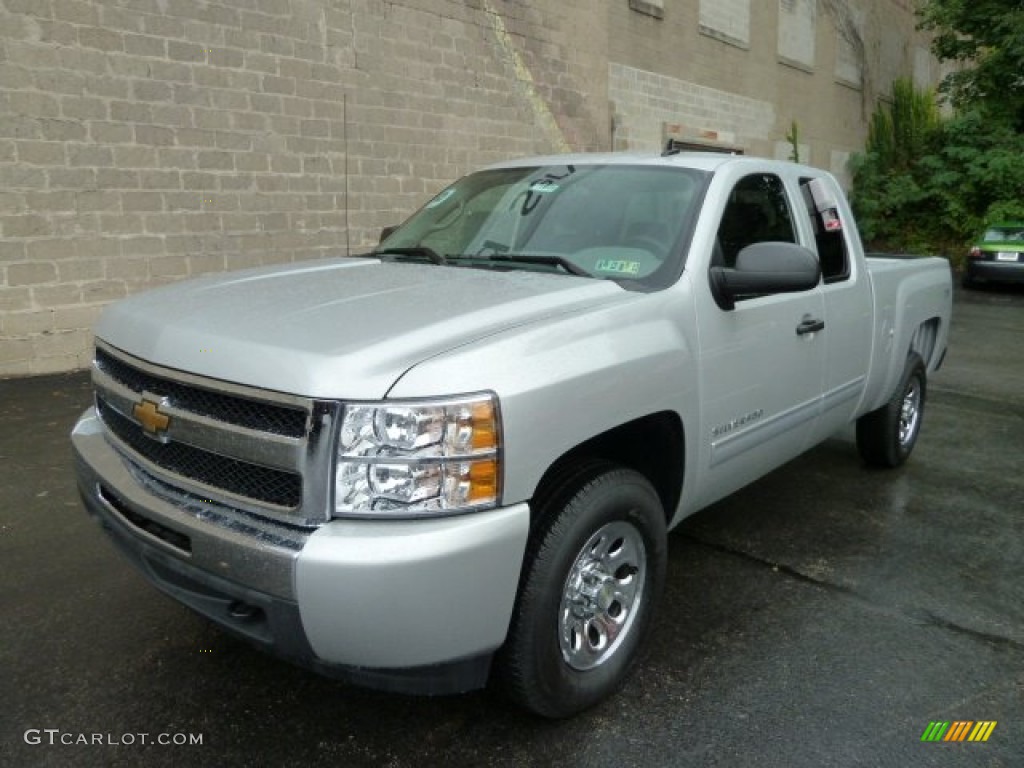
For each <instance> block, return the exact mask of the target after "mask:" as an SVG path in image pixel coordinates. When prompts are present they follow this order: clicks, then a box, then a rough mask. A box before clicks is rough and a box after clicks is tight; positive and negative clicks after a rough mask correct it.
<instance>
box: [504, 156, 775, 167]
mask: <svg viewBox="0 0 1024 768" xmlns="http://www.w3.org/2000/svg"><path fill="white" fill-rule="evenodd" d="M744 159H750V158H745V157H744V156H743V155H733V154H726V153H720V152H676V153H674V154H671V155H659V154H653V153H650V152H583V153H576V154H566V155H542V156H539V157H520V158H516V159H514V160H505V161H503V162H500V163H494V164H492V165H489V166H487V168H488V169H492V168H521V167H523V166H544V165H661V166H675V167H680V168H693V169H695V170H699V171H714V170H716V169H718V168H720V167H721V166H722V165H724V164H726V163H730V162H737V161H742V160H744ZM758 159H759V160H761V161H762V162H765V161H764V160H763V158H758Z"/></svg>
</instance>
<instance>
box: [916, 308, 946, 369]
mask: <svg viewBox="0 0 1024 768" xmlns="http://www.w3.org/2000/svg"><path fill="white" fill-rule="evenodd" d="M940 322H941V320H940V319H939V318H937V317H933V318H931V319H929V320H925V321H924V322H923V323H921V324H920V325H919V326H917V330H916V331H914V336H913V338H911V339H910V351H911V352H917V354H919V355H920V356H921V359H922V360H924V366H925V368H927V369H928V370H931V369H932V363H933V362H934V361H933V359H932V357H933V356H934V354H935V343H936V341H938V338H939V323H940Z"/></svg>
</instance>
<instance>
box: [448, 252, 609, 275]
mask: <svg viewBox="0 0 1024 768" xmlns="http://www.w3.org/2000/svg"><path fill="white" fill-rule="evenodd" d="M449 258H451V259H479V260H480V261H481V262H483V263H487V262H489V261H500V262H506V263H509V264H539V265H542V266H545V267H561V268H562V269H564V270H565V271H566V272H568V273H569V274H570V275H576V276H578V277H593V275H592V274H590V273H589V272H587V270H585V269H583V268H582V267H579V266H577V265H576V264H573V263H572V262H571V261H569V260H568V259H566V258H563V257H562V256H539V255H536V254H529V253H491V254H488V255H487V256H449Z"/></svg>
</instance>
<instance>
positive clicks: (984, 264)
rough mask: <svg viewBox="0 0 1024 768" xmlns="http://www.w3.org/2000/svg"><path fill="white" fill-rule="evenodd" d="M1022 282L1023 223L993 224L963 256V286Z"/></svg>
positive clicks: (1023, 258)
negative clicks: (965, 267)
mask: <svg viewBox="0 0 1024 768" xmlns="http://www.w3.org/2000/svg"><path fill="white" fill-rule="evenodd" d="M979 282H1001V283H1021V282H1024V222H1014V223H1009V224H993V225H992V226H990V227H989V228H988V229H986V230H985V234H984V236H983V237H982V238H981V239H980V240H978V242H976V243H975V244H974V245H973V246H972V247H971V250H970V251H969V252H968V253H967V269H966V270H965V271H964V287H965V288H969V287H971V286H972V285H974V284H976V283H979Z"/></svg>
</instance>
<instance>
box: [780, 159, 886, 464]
mask: <svg viewBox="0 0 1024 768" xmlns="http://www.w3.org/2000/svg"><path fill="white" fill-rule="evenodd" d="M799 183H800V193H801V197H802V203H803V205H804V210H805V212H806V214H807V216H806V220H807V221H809V222H810V224H811V242H809V243H807V246H808V247H809V248H812V249H813V250H815V251H816V252H817V254H818V260H819V262H820V263H821V277H822V298H823V299H824V301H825V334H826V338H827V341H828V343H827V344H825V368H824V386H823V393H822V394H823V397H822V406H821V409H822V413H821V418H820V419H819V420H818V423H817V425H816V426H815V429H814V433H813V434H812V436H811V442H812V444H814V443H818V442H820V441H821V440H824V439H825V438H827V437H828V436H829V435H832V434H834V433H835V432H837V431H838V430H841V429H842V428H843V427H844V426H846V425H847V424H849V423H850V422H851V421H852V420H853V416H854V411H855V409H856V407H857V404H858V403H859V402H860V398H861V395H862V394H863V392H864V386H865V383H866V380H867V370H868V364H869V359H870V356H871V336H872V332H873V330H872V329H873V327H874V321H873V318H872V312H873V307H872V298H871V279H870V277H869V276H868V275H867V271H866V270H865V269H864V264H863V260H858V259H854V258H853V256H852V255H853V254H854V253H858V252H860V244H859V242H858V241H857V240H856V237H857V232H856V229H855V228H854V226H853V222H852V219H851V215H850V212H849V209H848V207H847V206H846V205H845V203H844V201H843V200H842V197H841V195H839V193H838V189H837V187H836V185H835V182H834V181H833V180H832V179H831V178H829V177H820V178H818V179H814V178H812V177H810V176H805V177H801V178H800V180H799Z"/></svg>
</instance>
